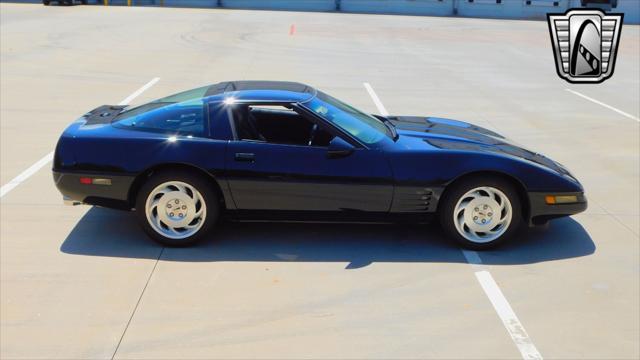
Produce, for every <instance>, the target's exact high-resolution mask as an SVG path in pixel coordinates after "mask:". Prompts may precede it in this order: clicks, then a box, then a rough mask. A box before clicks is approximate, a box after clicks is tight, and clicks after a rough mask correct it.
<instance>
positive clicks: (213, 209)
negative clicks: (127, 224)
mask: <svg viewBox="0 0 640 360" xmlns="http://www.w3.org/2000/svg"><path fill="white" fill-rule="evenodd" d="M219 212H220V210H219V201H218V196H217V195H216V192H215V191H214V190H213V187H212V186H211V184H209V183H208V182H207V181H206V180H205V179H203V178H202V177H201V176H198V175H195V174H192V173H189V172H162V173H158V174H156V175H154V176H152V177H151V178H150V179H149V180H148V181H147V182H146V183H145V184H144V185H143V186H142V188H141V189H140V191H139V192H138V196H137V199H136V213H137V216H138V220H139V222H140V224H141V225H142V228H143V229H144V230H145V232H146V233H147V234H148V235H149V236H151V237H152V238H153V239H154V240H156V241H158V242H159V243H161V244H163V245H167V246H188V245H192V244H194V243H196V242H198V241H199V240H201V239H202V238H203V237H204V236H205V235H206V234H207V233H208V232H209V230H211V228H212V227H213V226H214V225H215V222H216V221H217V219H218V214H219Z"/></svg>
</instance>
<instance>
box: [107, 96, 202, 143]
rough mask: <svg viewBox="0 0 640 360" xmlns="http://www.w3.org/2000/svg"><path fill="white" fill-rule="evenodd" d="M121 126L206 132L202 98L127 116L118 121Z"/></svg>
mask: <svg viewBox="0 0 640 360" xmlns="http://www.w3.org/2000/svg"><path fill="white" fill-rule="evenodd" d="M116 124H117V125H118V126H119V127H124V128H131V129H137V130H147V131H157V132H167V133H183V134H189V135H196V136H202V135H204V134H205V116H204V111H203V103H202V101H201V100H199V99H198V100H191V101H186V102H182V103H177V104H171V105H167V106H163V107H160V108H157V109H153V110H151V111H148V112H145V113H142V114H139V115H134V116H130V117H126V118H124V119H121V120H119V121H118V122H117V123H116Z"/></svg>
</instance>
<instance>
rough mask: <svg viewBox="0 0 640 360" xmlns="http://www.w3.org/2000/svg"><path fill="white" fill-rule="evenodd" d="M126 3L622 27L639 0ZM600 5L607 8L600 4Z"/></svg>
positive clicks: (635, 15)
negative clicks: (599, 17)
mask: <svg viewBox="0 0 640 360" xmlns="http://www.w3.org/2000/svg"><path fill="white" fill-rule="evenodd" d="M593 1H596V3H593ZM0 2H30V3H38V2H40V1H39V0H14V1H9V0H0ZM108 2H109V5H127V4H128V3H129V0H108ZM130 2H131V4H132V5H134V6H176V7H179V6H182V7H227V8H237V9H269V10H297V11H345V12H363V13H381V14H406V15H432V16H468V17H488V18H505V19H545V17H546V14H547V13H549V12H564V11H566V10H567V9H569V8H576V7H584V6H586V7H598V8H601V9H603V10H605V11H613V12H622V13H624V14H625V18H624V22H625V23H626V24H639V23H640V0H131V1H130ZM600 2H608V3H609V4H600ZM89 3H91V4H104V0H90V1H89ZM583 5H584V6H583Z"/></svg>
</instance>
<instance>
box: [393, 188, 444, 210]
mask: <svg viewBox="0 0 640 360" xmlns="http://www.w3.org/2000/svg"><path fill="white" fill-rule="evenodd" d="M441 193H442V190H441V189H438V188H431V187H429V188H427V187H420V186H396V188H395V191H394V194H393V202H392V204H391V212H392V213H416V212H434V211H435V210H436V208H437V203H438V199H439V197H440V194H441Z"/></svg>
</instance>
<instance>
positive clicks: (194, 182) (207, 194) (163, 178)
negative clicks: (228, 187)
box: [136, 170, 220, 247]
mask: <svg viewBox="0 0 640 360" xmlns="http://www.w3.org/2000/svg"><path fill="white" fill-rule="evenodd" d="M168 181H180V182H183V183H186V184H189V185H191V186H192V187H194V188H195V189H196V190H197V191H198V192H200V194H201V195H202V197H203V199H204V203H205V205H206V216H205V218H204V223H203V225H202V227H200V229H199V230H198V231H197V232H196V233H194V234H192V235H191V236H189V237H186V238H182V239H173V238H170V237H166V236H163V235H162V234H160V233H159V232H157V231H156V230H154V229H153V227H152V226H151V225H150V224H149V221H148V220H147V214H146V211H145V206H146V202H147V198H148V197H149V195H150V194H151V192H152V191H153V190H154V189H155V188H156V187H157V186H159V185H160V184H163V183H165V182H168ZM210 181H211V180H208V179H206V178H204V177H203V176H200V175H198V174H195V173H192V172H188V171H183V170H178V171H163V172H159V173H156V174H154V175H152V176H151V177H150V178H149V179H148V180H147V182H145V183H144V185H142V187H141V188H140V191H138V194H137V196H136V216H137V218H138V222H139V223H140V225H141V226H142V228H143V229H144V231H145V232H146V233H147V235H149V236H150V237H151V238H152V239H154V240H155V241H157V242H159V243H160V244H162V245H165V246H171V247H183V246H190V245H193V244H195V243H197V242H198V241H200V240H202V239H203V237H205V236H206V235H207V234H208V233H209V232H210V231H211V230H212V229H213V227H214V226H215V224H216V222H217V220H218V217H219V214H220V199H219V197H218V194H217V192H216V191H215V188H214V185H213V184H211V183H210ZM172 215H173V214H172Z"/></svg>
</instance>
